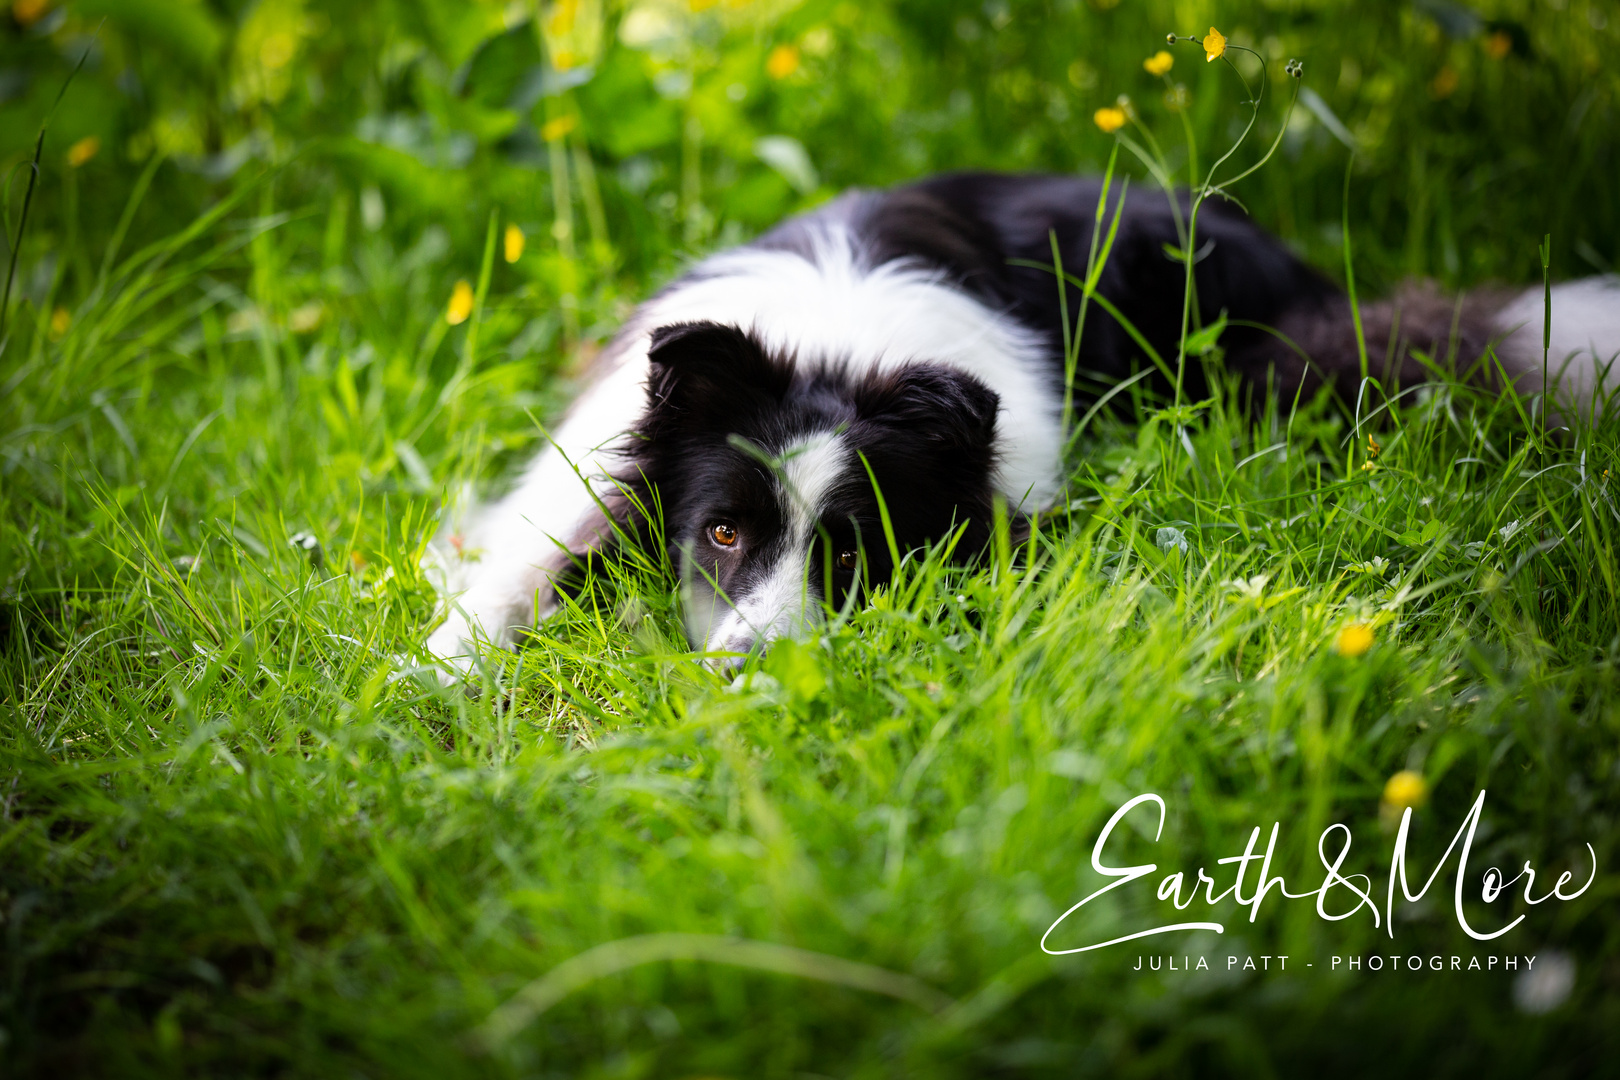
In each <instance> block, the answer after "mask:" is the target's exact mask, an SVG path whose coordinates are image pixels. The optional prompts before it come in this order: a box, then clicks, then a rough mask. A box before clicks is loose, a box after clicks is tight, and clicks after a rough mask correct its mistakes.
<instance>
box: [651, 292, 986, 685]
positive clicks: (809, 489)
mask: <svg viewBox="0 0 1620 1080" xmlns="http://www.w3.org/2000/svg"><path fill="white" fill-rule="evenodd" d="M648 357H649V359H650V360H651V372H650V375H649V378H648V384H647V388H648V407H647V411H646V414H645V416H644V419H643V421H642V423H641V425H640V427H639V428H638V429H637V431H636V432H635V442H634V445H633V446H632V448H631V456H632V458H633V460H634V461H635V464H636V466H637V468H638V469H639V471H640V475H641V476H642V477H643V478H645V481H646V482H648V483H650V486H651V488H652V489H653V491H655V492H656V498H657V500H658V503H659V504H660V506H661V509H662V512H663V520H664V531H665V539H666V540H667V542H668V544H669V546H670V549H671V554H672V556H673V558H674V561H675V563H676V565H677V566H678V567H679V568H680V574H681V586H682V592H683V600H684V605H685V610H686V622H687V635H688V637H689V638H690V639H691V641H692V643H693V645H694V646H697V647H701V648H707V649H711V650H717V651H725V652H730V653H747V652H749V651H751V650H754V649H756V648H758V647H761V646H763V645H764V644H765V643H766V642H769V641H770V640H772V639H774V638H777V637H781V636H784V635H787V636H792V635H794V634H797V633H799V632H802V631H803V630H805V629H807V628H808V627H809V626H811V625H813V623H814V622H815V621H816V620H817V619H818V618H819V617H820V614H821V611H822V609H823V604H824V603H825V602H829V601H830V602H831V604H832V605H833V606H835V607H840V606H842V605H844V604H845V603H848V602H858V600H859V595H860V592H861V590H862V589H864V588H869V587H871V586H872V585H874V584H877V583H880V582H884V581H886V580H888V578H889V577H890V575H891V574H892V573H893V570H894V567H893V564H892V562H893V560H892V558H891V556H890V550H889V545H888V541H887V538H886V536H885V533H884V525H883V516H884V511H885V510H886V511H887V514H888V517H889V522H890V527H891V528H892V530H893V534H894V539H895V542H896V547H897V549H898V550H899V551H900V552H901V553H902V554H903V553H905V552H906V551H908V550H911V549H912V548H915V547H919V546H921V545H923V544H926V543H928V542H930V541H932V540H936V539H939V538H941V537H943V536H946V535H948V534H950V533H951V532H952V531H953V530H955V529H957V528H965V533H964V535H963V536H962V538H961V541H960V543H959V545H958V550H960V551H963V552H975V551H978V550H980V549H982V548H983V546H984V544H985V543H986V541H987V540H988V537H989V533H990V519H991V512H992V511H991V499H992V494H993V488H992V476H993V472H994V465H995V461H994V439H995V425H996V410H997V407H998V402H997V398H996V395H995V394H994V393H993V392H992V391H991V390H990V389H989V388H987V387H986V386H985V385H984V384H983V383H981V382H980V381H978V380H977V379H975V378H973V377H972V376H970V375H966V374H963V373H962V372H959V371H956V370H953V369H951V368H948V367H945V366H943V365H939V364H930V363H908V364H904V365H900V366H894V367H891V368H887V369H882V370H879V371H876V372H872V373H867V374H861V375H852V374H851V373H850V372H849V369H848V366H847V365H846V364H843V363H840V362H839V361H838V359H837V358H826V357H820V358H805V357H794V356H783V355H772V353H771V352H770V351H769V350H768V349H766V347H765V346H764V345H763V344H761V342H760V341H759V339H758V338H756V337H755V336H754V335H752V334H750V333H747V332H744V331H742V330H739V329H737V328H735V327H731V326H722V325H719V324H716V323H710V322H698V323H685V324H681V325H676V326H667V327H663V328H661V329H659V330H656V331H655V332H654V333H653V335H652V342H651V348H650V350H649V353H648ZM874 481H875V482H876V483H875V485H874ZM880 493H881V501H880ZM649 494H651V493H649Z"/></svg>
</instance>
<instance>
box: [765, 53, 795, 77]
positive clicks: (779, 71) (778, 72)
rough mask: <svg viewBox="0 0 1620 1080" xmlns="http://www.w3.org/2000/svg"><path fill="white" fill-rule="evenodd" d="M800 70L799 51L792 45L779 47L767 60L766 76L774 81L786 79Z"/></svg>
mask: <svg viewBox="0 0 1620 1080" xmlns="http://www.w3.org/2000/svg"><path fill="white" fill-rule="evenodd" d="M798 70H799V50H798V49H797V48H796V47H795V46H792V45H778V46H777V47H776V48H774V49H772V50H771V55H769V56H767V57H766V58H765V74H767V75H769V76H770V77H771V78H773V79H785V78H787V77H788V76H789V75H791V74H793V73H794V72H795V71H798Z"/></svg>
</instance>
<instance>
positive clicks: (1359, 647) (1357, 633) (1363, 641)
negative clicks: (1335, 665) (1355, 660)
mask: <svg viewBox="0 0 1620 1080" xmlns="http://www.w3.org/2000/svg"><path fill="white" fill-rule="evenodd" d="M1372 646H1373V632H1372V627H1370V626H1368V625H1367V624H1366V623H1351V624H1350V625H1349V626H1346V627H1345V628H1344V629H1343V630H1340V631H1339V639H1338V641H1336V642H1335V643H1334V648H1335V649H1337V650H1338V652H1339V655H1340V656H1361V655H1364V654H1365V653H1366V652H1367V650H1368V649H1370V648H1372Z"/></svg>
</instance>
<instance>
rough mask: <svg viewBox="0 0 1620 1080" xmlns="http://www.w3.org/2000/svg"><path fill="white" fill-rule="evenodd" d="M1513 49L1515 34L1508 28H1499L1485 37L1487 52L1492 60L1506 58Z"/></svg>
mask: <svg viewBox="0 0 1620 1080" xmlns="http://www.w3.org/2000/svg"><path fill="white" fill-rule="evenodd" d="M1512 51H1513V36H1512V35H1511V34H1509V33H1508V32H1507V31H1506V30H1498V31H1497V32H1496V33H1494V34H1492V35H1491V36H1490V37H1488V38H1486V39H1485V53H1486V55H1487V56H1489V57H1490V58H1491V59H1492V60H1501V59H1504V58H1505V57H1506V56H1507V54H1508V53H1510V52H1512Z"/></svg>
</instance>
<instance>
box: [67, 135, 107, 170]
mask: <svg viewBox="0 0 1620 1080" xmlns="http://www.w3.org/2000/svg"><path fill="white" fill-rule="evenodd" d="M100 149H101V140H100V139H98V138H96V137H95V136H94V135H86V136H85V137H84V138H82V139H80V140H79V141H78V142H76V143H74V144H73V145H72V146H70V147H68V152H67V163H68V164H69V165H71V166H73V167H74V168H75V169H77V168H78V167H79V166H80V165H83V164H84V163H85V162H87V161H89V160H90V159H91V158H93V157H95V156H96V151H97V150H100Z"/></svg>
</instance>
